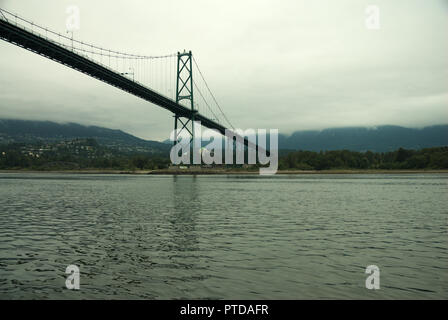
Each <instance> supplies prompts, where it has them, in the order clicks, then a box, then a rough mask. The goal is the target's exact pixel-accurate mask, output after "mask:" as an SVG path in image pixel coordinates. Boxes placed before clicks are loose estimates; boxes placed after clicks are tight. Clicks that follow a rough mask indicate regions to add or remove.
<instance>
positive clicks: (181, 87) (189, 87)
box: [174, 50, 197, 145]
mask: <svg viewBox="0 0 448 320" xmlns="http://www.w3.org/2000/svg"><path fill="white" fill-rule="evenodd" d="M192 59H193V58H192V55H191V51H189V52H185V50H184V52H183V53H180V52H178V53H177V81H176V103H180V102H181V101H182V100H188V101H189V102H188V101H187V104H188V105H189V107H190V108H191V111H192V113H191V117H190V118H185V117H184V118H185V119H186V120H182V118H181V117H182V115H179V114H175V115H174V130H175V132H176V133H175V135H174V145H176V144H177V143H178V136H177V131H176V130H177V123H178V122H180V124H181V126H182V127H181V129H180V130H179V132H178V133H179V134H180V133H181V132H182V130H186V131H187V132H188V133H189V135H190V136H191V140H190V142H191V141H193V140H194V115H195V113H197V110H195V109H194V99H193V63H192Z"/></svg>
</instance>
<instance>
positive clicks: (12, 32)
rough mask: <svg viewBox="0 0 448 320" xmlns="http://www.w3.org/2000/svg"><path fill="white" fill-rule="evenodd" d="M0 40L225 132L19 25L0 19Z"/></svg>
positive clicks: (150, 91) (148, 89)
mask: <svg viewBox="0 0 448 320" xmlns="http://www.w3.org/2000/svg"><path fill="white" fill-rule="evenodd" d="M0 39H3V40H5V41H8V42H10V43H12V44H15V45H17V46H19V47H22V48H24V49H27V50H30V51H32V52H34V53H37V54H39V55H41V56H44V57H46V58H48V59H51V60H53V61H56V62H58V63H61V64H63V65H65V66H67V67H70V68H72V69H75V70H77V71H80V72H82V73H84V74H87V75H89V76H91V77H93V78H96V79H98V80H100V81H103V82H105V83H107V84H110V85H112V86H114V87H117V88H119V89H121V90H124V91H126V92H128V93H130V94H133V95H135V96H137V97H140V98H142V99H144V100H146V101H149V102H151V103H154V104H156V105H158V106H160V107H162V108H165V109H167V110H169V111H171V112H173V113H174V114H177V115H178V116H181V117H187V118H191V115H192V113H193V112H194V113H195V116H194V117H195V120H196V121H201V124H202V125H203V126H205V127H207V128H210V129H215V130H217V131H219V132H220V133H221V134H223V135H225V130H226V127H224V126H222V125H220V124H219V123H217V122H215V121H213V120H211V119H209V118H207V117H205V116H203V115H201V114H199V113H196V112H195V111H192V110H191V109H189V108H186V107H184V106H182V105H180V104H178V103H176V102H175V101H173V100H171V99H169V98H167V97H165V96H163V95H161V94H159V93H157V92H155V91H154V90H152V89H150V88H148V87H145V86H143V85H141V84H139V83H137V82H134V81H132V80H130V79H128V78H126V77H124V76H123V75H121V74H119V73H117V72H115V71H113V70H111V69H109V68H107V67H105V66H103V65H100V64H98V63H95V62H94V61H92V60H90V59H88V58H86V57H83V56H81V55H79V54H77V53H75V52H72V51H70V50H69V49H67V48H64V47H62V46H60V45H58V44H57V43H55V42H53V41H50V40H47V39H45V38H43V37H41V36H40V35H36V34H34V33H31V32H29V31H27V30H25V29H23V28H21V27H20V26H16V25H14V24H12V23H10V22H8V21H5V20H3V19H0ZM244 144H245V145H246V146H252V147H256V146H253V145H252V143H250V142H249V141H248V140H247V138H244Z"/></svg>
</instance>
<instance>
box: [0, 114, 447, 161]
mask: <svg viewBox="0 0 448 320" xmlns="http://www.w3.org/2000/svg"><path fill="white" fill-rule="evenodd" d="M75 138H94V139H96V140H97V141H98V143H99V144H101V145H104V146H108V147H113V148H117V149H121V150H126V149H129V150H130V151H141V152H149V153H165V154H166V153H167V152H168V151H169V149H170V147H171V143H170V144H167V143H166V141H164V142H159V141H153V140H144V139H141V138H138V137H136V136H133V135H131V134H129V133H126V132H124V131H122V130H119V129H109V128H105V127H99V126H86V125H82V124H78V123H73V122H68V123H57V122H52V121H35V120H16V119H0V144H6V143H14V142H19V143H34V142H55V141H61V140H70V139H75ZM204 144H207V142H204ZM447 145H448V125H443V124H442V125H434V126H427V127H424V128H406V127H401V126H394V125H383V126H376V127H343V128H328V129H323V130H304V131H295V132H293V133H292V134H290V135H285V134H280V135H279V148H280V149H288V150H307V151H324V150H344V149H346V150H352V151H368V150H370V151H374V152H387V151H392V150H396V149H398V148H405V149H422V148H430V147H439V146H447Z"/></svg>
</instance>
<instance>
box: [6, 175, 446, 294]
mask: <svg viewBox="0 0 448 320" xmlns="http://www.w3.org/2000/svg"><path fill="white" fill-rule="evenodd" d="M447 191H448V175H446V174H421V175H380V174H378V175H291V176H275V177H260V176H197V177H194V176H177V177H176V176H130V175H71V174H70V175H67V174H64V175H62V174H0V208H1V211H0V298H1V299H11V298H13V299H17V298H18V299H22V298H45V299H47V298H50V299H72V298H75V299H76V298H94V299H100V298H101V299H103V298H106V299H109V298H113V299H123V298H131V299H132V298H139V299H140V298H145V299H173V298H176V299H177V298H181V299H182V298H188V299H196V298H201V299H202V298H211V299H308V298H323V299H327V298H336V299H346V298H361V299H371V298H386V299H389V298H402V299H408V298H421V299H435V298H443V299H446V298H448V233H447V219H448V209H447V200H448V193H447ZM70 264H76V265H78V266H79V267H80V271H81V289H80V290H79V291H70V290H68V289H66V288H65V277H66V275H65V268H66V267H67V266H68V265H70ZM371 264H374V265H377V266H378V267H379V268H380V285H381V289H380V290H376V291H374V290H368V289H366V288H365V279H366V277H367V275H366V274H365V273H364V272H365V268H366V266H368V265H371Z"/></svg>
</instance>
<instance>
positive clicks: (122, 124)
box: [0, 0, 448, 140]
mask: <svg viewBox="0 0 448 320" xmlns="http://www.w3.org/2000/svg"><path fill="white" fill-rule="evenodd" d="M68 5H77V6H78V7H79V8H80V12H81V25H80V27H81V28H80V30H79V31H76V32H75V38H77V39H81V40H83V41H86V42H91V43H94V44H98V45H101V46H103V47H106V48H111V49H116V50H120V51H125V52H130V53H140V54H147V55H158V54H166V53H173V52H177V51H180V50H183V49H187V50H192V51H193V54H194V55H195V57H196V59H197V61H198V63H199V65H200V67H201V70H202V72H203V73H204V75H205V77H206V78H207V81H208V83H209V85H210V86H211V88H212V90H213V92H214V94H215V96H216V98H217V99H218V101H219V102H220V104H221V106H222V107H223V109H224V110H225V112H226V114H227V115H228V117H229V118H230V120H231V121H232V123H233V124H234V125H235V126H236V127H238V128H243V129H246V128H267V129H269V128H278V129H280V132H281V133H291V132H292V131H295V130H307V129H323V128H328V127H343V126H376V125H382V124H393V125H402V126H410V127H422V126H426V125H432V124H445V123H448V41H447V40H448V37H447V36H448V34H447V33H448V1H447V0H427V1H422V0H393V1H391V0H371V1H364V0H337V1H335V0H306V1H305V0H302V1H300V0H291V1H289V0H288V1H287V0H275V1H266V0H256V1H242V0H237V1H233V0H232V1H230V0H225V1H214V0H195V1H178V0H160V1H154V0H140V1H138V0H114V1H106V0H95V1H92V0H82V1H77V0H71V1H65V0H0V7H2V8H4V9H7V10H10V11H13V12H16V13H18V14H20V15H22V16H24V17H25V18H29V19H30V20H33V21H34V22H36V23H39V24H42V25H45V26H48V27H49V28H51V29H54V30H56V31H61V32H65V28H66V19H67V14H66V8H67V6H68ZM368 5H376V6H377V7H378V8H379V10H380V11H379V12H380V20H379V23H380V29H375V30H371V29H368V28H367V27H366V23H365V21H366V18H367V17H368V15H367V14H366V12H365V9H366V7H367V6H368ZM0 53H1V59H0V118H19V119H36V120H52V121H59V122H69V121H70V122H78V123H82V124H88V125H99V126H104V127H108V128H115V129H121V130H124V131H126V132H129V133H132V134H135V135H137V136H139V137H142V138H146V139H153V140H165V139H167V138H168V137H169V133H170V131H171V130H172V127H173V118H172V115H171V113H170V112H168V111H166V110H164V109H161V108H159V107H157V106H155V105H152V104H150V103H148V102H146V101H143V100H141V99H139V98H136V97H134V96H132V95H130V94H127V93H125V92H123V91H121V90H119V89H116V88H114V87H111V86H109V85H107V84H104V83H102V82H100V81H98V80H95V79H92V78H89V77H88V76H86V75H83V74H81V73H79V72H76V71H74V70H71V69H69V68H67V67H64V66H62V65H59V64H57V63H55V62H52V61H50V60H48V59H45V58H43V57H40V56H38V55H36V54H33V53H30V52H28V51H26V50H24V49H21V48H19V47H16V46H14V45H11V44H9V43H7V42H4V41H1V42H0Z"/></svg>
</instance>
